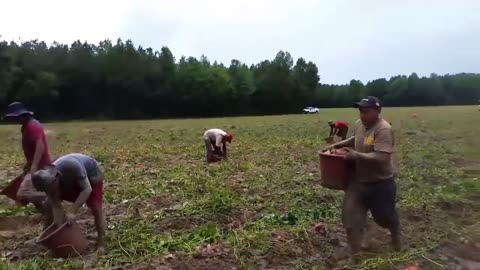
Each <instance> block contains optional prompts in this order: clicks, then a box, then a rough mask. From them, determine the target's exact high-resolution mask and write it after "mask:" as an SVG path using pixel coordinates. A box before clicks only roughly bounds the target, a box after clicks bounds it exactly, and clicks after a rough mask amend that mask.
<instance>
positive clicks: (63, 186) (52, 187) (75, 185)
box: [32, 154, 105, 251]
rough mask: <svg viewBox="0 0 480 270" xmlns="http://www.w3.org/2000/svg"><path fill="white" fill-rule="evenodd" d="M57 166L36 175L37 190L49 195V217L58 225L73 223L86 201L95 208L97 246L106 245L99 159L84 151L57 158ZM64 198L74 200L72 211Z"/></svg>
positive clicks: (33, 179)
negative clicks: (64, 208) (64, 202)
mask: <svg viewBox="0 0 480 270" xmlns="http://www.w3.org/2000/svg"><path fill="white" fill-rule="evenodd" d="M53 165H54V166H52V167H49V168H47V169H44V170H40V171H37V172H36V173H34V174H33V176H32V182H33V185H34V186H35V188H36V189H38V190H40V191H43V192H45V193H46V194H47V196H48V200H47V203H46V205H47V207H46V211H45V216H46V219H47V220H48V221H49V222H50V223H51V222H52V221H53V222H55V224H57V225H58V226H60V225H62V224H63V223H64V222H65V219H66V221H67V222H68V223H70V224H71V223H72V222H74V220H75V214H76V213H77V211H78V209H80V207H81V206H82V205H83V204H85V203H86V204H87V206H88V207H89V208H90V210H91V211H92V214H93V217H94V219H95V227H96V230H97V235H98V238H97V247H98V249H99V251H103V250H104V248H105V240H104V238H105V216H104V214H103V206H102V198H103V173H102V171H101V170H100V167H99V165H98V163H97V161H96V160H95V159H93V158H91V157H89V156H87V155H83V154H68V155H65V156H62V157H60V158H58V159H57V160H55V162H54V163H53ZM62 201H69V202H73V205H72V206H71V207H70V209H69V210H68V211H66V212H65V211H64V210H63V208H62V204H61V203H62Z"/></svg>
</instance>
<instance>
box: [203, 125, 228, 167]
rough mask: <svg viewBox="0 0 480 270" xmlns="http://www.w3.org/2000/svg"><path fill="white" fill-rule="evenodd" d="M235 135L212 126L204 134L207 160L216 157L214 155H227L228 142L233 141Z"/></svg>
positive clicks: (209, 160)
mask: <svg viewBox="0 0 480 270" xmlns="http://www.w3.org/2000/svg"><path fill="white" fill-rule="evenodd" d="M232 139H233V136H232V134H231V133H227V132H225V131H223V130H221V129H218V128H212V129H209V130H207V131H205V133H204V134H203V140H204V142H205V149H206V152H207V162H211V161H213V159H214V155H217V156H221V157H226V156H227V142H228V143H232Z"/></svg>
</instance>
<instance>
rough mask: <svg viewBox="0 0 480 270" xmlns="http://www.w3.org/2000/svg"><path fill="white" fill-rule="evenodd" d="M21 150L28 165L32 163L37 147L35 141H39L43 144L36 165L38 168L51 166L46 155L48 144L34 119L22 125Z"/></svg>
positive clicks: (38, 123)
mask: <svg viewBox="0 0 480 270" xmlns="http://www.w3.org/2000/svg"><path fill="white" fill-rule="evenodd" d="M21 132H22V148H23V153H24V155H25V159H26V160H27V163H28V164H29V165H31V164H32V162H33V157H34V155H35V149H36V147H37V141H38V140H40V141H41V142H42V143H43V146H44V151H43V154H42V156H41V158H40V162H39V163H38V167H39V168H42V167H44V166H46V165H51V164H52V161H51V160H50V154H49V153H48V144H47V139H46V137H45V131H44V130H43V127H42V125H41V124H40V122H38V121H37V120H36V119H33V118H32V119H30V120H28V122H27V123H25V124H23V126H22V129H21Z"/></svg>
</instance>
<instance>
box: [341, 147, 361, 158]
mask: <svg viewBox="0 0 480 270" xmlns="http://www.w3.org/2000/svg"><path fill="white" fill-rule="evenodd" d="M343 149H344V150H345V151H346V152H347V154H346V155H345V159H346V160H354V159H357V157H358V153H357V151H355V150H354V149H353V148H350V147H345V148H343Z"/></svg>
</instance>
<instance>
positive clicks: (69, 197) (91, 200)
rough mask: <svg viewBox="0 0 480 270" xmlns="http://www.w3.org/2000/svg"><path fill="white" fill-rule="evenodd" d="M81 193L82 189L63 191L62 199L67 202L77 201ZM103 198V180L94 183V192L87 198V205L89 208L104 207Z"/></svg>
mask: <svg viewBox="0 0 480 270" xmlns="http://www.w3.org/2000/svg"><path fill="white" fill-rule="evenodd" d="M78 195H80V191H78V192H71V193H62V200H64V201H67V202H75V201H76V200H77V198H78ZM102 200H103V181H100V182H98V183H96V184H92V193H90V197H88V199H87V206H88V207H89V208H98V207H102Z"/></svg>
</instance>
